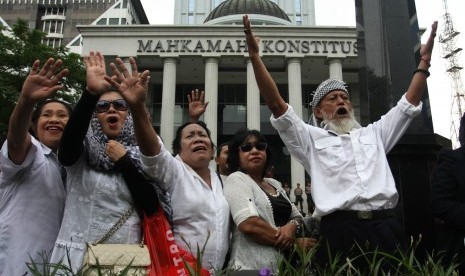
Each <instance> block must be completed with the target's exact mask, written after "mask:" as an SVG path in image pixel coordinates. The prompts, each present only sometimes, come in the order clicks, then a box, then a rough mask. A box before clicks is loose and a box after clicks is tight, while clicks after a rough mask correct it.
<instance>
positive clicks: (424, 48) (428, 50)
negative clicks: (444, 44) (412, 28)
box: [420, 21, 438, 62]
mask: <svg viewBox="0 0 465 276" xmlns="http://www.w3.org/2000/svg"><path fill="white" fill-rule="evenodd" d="M437 29H438V22H437V21H434V22H433V24H432V25H431V32H430V34H429V37H428V40H427V42H426V44H422V45H421V49H420V55H421V57H422V59H425V60H426V61H428V62H429V61H430V60H431V54H432V52H433V47H434V38H435V37H436V31H437Z"/></svg>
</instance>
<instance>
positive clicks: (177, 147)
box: [171, 121, 215, 154]
mask: <svg viewBox="0 0 465 276" xmlns="http://www.w3.org/2000/svg"><path fill="white" fill-rule="evenodd" d="M192 124H197V125H199V126H201V127H202V128H203V129H205V131H206V132H207V135H208V138H209V139H210V142H211V144H212V149H214V148H215V144H214V143H213V141H212V137H211V133H210V130H209V129H208V127H207V125H206V124H205V123H204V122H202V121H197V122H195V123H192V122H185V123H184V124H182V125H181V126H180V127H178V129H177V130H176V137H174V140H173V143H172V144H171V146H172V147H173V153H174V154H179V153H180V152H181V139H182V137H181V134H182V131H183V129H184V128H185V127H186V126H188V125H192Z"/></svg>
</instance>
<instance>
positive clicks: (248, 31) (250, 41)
mask: <svg viewBox="0 0 465 276" xmlns="http://www.w3.org/2000/svg"><path fill="white" fill-rule="evenodd" d="M242 24H243V25H244V33H245V40H246V41H247V49H248V51H249V55H250V56H252V55H255V54H258V53H259V51H260V49H259V47H258V43H259V42H260V38H259V37H258V36H257V37H255V36H254V35H253V33H252V28H251V27H250V20H249V17H248V16H247V15H244V16H243V17H242Z"/></svg>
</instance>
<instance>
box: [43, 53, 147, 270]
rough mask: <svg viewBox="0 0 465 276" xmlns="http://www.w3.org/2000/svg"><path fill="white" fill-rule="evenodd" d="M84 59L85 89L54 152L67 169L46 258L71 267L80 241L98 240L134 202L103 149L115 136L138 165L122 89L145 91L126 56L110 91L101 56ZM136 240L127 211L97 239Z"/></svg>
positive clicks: (136, 226) (79, 256)
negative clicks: (129, 69) (55, 233)
mask: <svg viewBox="0 0 465 276" xmlns="http://www.w3.org/2000/svg"><path fill="white" fill-rule="evenodd" d="M84 62H85V65H86V70H87V76H86V80H87V87H86V91H84V92H83V94H82V96H81V98H80V100H79V102H78V104H77V106H76V109H75V110H76V113H74V114H73V116H72V117H71V118H70V120H69V124H68V127H66V128H65V131H64V134H63V139H62V144H61V147H60V151H59V160H60V162H61V163H62V164H63V165H64V166H65V167H66V170H67V174H68V175H67V177H68V178H67V181H68V182H67V183H68V185H67V189H68V195H67V199H66V205H65V212H64V216H63V222H62V225H61V229H60V232H59V234H58V238H57V240H56V243H55V247H54V250H53V253H52V257H51V262H52V263H58V262H60V261H61V262H62V263H63V264H65V265H69V266H70V268H71V269H72V270H73V271H77V270H78V269H79V268H80V267H82V265H83V262H84V260H83V259H84V255H85V252H86V250H87V245H86V244H87V243H92V242H95V241H97V240H99V239H101V238H102V237H103V236H104V235H105V234H106V233H107V232H108V231H109V230H110V229H111V228H112V226H113V225H114V224H115V223H116V222H117V221H118V220H119V219H120V218H121V217H122V215H123V213H124V212H125V211H126V210H128V209H129V208H130V207H131V206H133V204H134V202H133V199H132V197H131V194H130V192H129V190H128V187H127V185H126V183H125V179H124V173H125V172H124V171H120V170H119V167H118V166H115V163H113V162H112V161H111V160H110V159H109V157H108V156H107V155H106V154H105V150H106V149H107V148H108V147H109V146H111V141H112V140H114V141H117V142H118V143H120V144H122V145H123V146H124V147H125V148H126V151H127V155H128V158H130V159H131V160H132V161H133V163H134V165H135V167H136V168H138V167H139V166H140V162H139V154H140V153H139V149H138V147H137V145H136V141H135V138H134V127H133V119H132V116H131V114H130V113H129V104H128V103H127V102H126V101H125V100H124V99H123V97H122V93H124V92H126V93H137V91H139V90H145V91H146V90H147V81H148V71H145V72H143V73H142V74H141V75H139V73H138V72H137V67H136V65H135V61H134V60H133V59H131V66H132V70H133V72H132V73H133V74H132V75H128V76H127V78H125V79H124V80H120V84H119V85H118V88H114V90H116V91H112V86H111V84H110V79H109V77H108V76H106V74H105V62H104V58H103V56H102V55H101V54H100V53H99V52H97V53H94V52H90V55H89V56H86V57H84ZM126 70H127V69H126ZM135 112H137V114H139V113H141V112H143V114H144V116H145V117H147V115H146V111H145V108H144V109H143V110H137V111H135ZM139 118H140V117H139ZM89 125H90V129H89ZM88 130H89V131H88ZM140 240H141V224H140V218H139V216H138V214H137V212H133V213H132V214H131V215H130V216H129V218H128V219H127V220H126V221H125V222H124V223H123V224H122V225H121V227H120V228H119V229H118V230H117V231H116V232H115V233H113V234H112V235H111V236H110V237H108V239H106V240H105V241H104V242H103V243H121V244H137V243H140ZM68 257H69V260H67V259H68ZM68 262H69V263H68Z"/></svg>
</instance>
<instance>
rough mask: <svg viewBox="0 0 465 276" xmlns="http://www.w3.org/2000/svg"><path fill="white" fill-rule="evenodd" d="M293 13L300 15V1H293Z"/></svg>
mask: <svg viewBox="0 0 465 276" xmlns="http://www.w3.org/2000/svg"><path fill="white" fill-rule="evenodd" d="M294 4H295V13H296V14H298V15H300V14H301V13H302V0H294Z"/></svg>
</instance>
